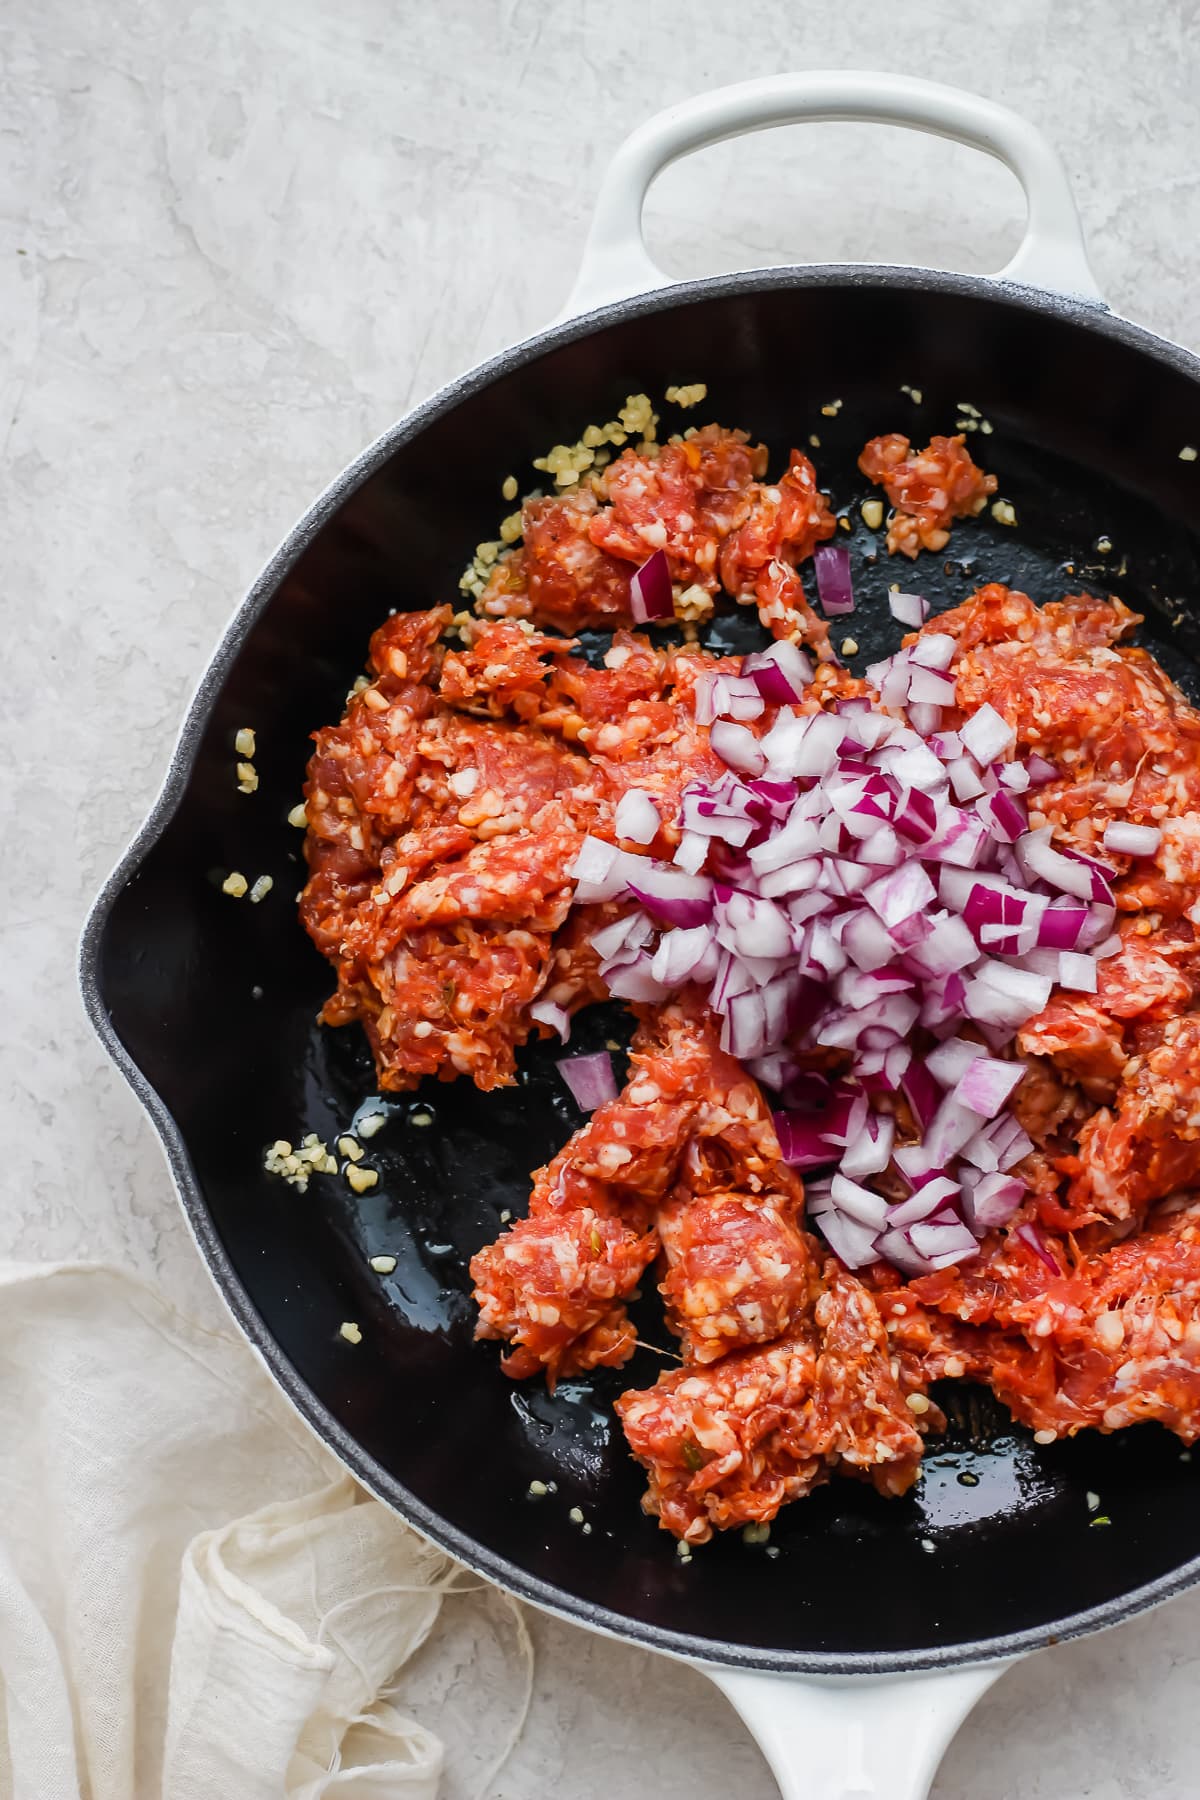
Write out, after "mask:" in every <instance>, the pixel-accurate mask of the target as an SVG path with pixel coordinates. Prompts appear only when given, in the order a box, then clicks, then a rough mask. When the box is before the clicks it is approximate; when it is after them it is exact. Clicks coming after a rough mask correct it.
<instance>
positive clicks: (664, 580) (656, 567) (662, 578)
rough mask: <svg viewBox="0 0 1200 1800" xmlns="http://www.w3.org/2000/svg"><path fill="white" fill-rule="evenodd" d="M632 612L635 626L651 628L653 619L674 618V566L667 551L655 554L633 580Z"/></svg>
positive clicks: (630, 597)
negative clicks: (672, 570) (669, 560)
mask: <svg viewBox="0 0 1200 1800" xmlns="http://www.w3.org/2000/svg"><path fill="white" fill-rule="evenodd" d="M629 610H630V612H631V613H632V615H633V620H634V623H635V624H636V625H649V624H650V622H651V620H652V619H673V618H674V616H675V596H674V591H673V589H672V587H671V565H670V563H669V562H668V561H667V553H666V551H665V550H656V551H655V552H654V555H653V556H652V557H651V558H650V559H649V561H648V562H644V563H643V564H642V566H641V568H640V569H638V570H637V571H636V572H635V574H633V575H632V576H631V577H630V581H629Z"/></svg>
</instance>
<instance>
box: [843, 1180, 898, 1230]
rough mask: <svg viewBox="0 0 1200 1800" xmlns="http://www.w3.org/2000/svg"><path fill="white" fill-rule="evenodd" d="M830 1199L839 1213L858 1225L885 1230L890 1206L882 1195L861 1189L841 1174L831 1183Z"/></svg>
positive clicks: (867, 1189) (855, 1182) (856, 1183)
mask: <svg viewBox="0 0 1200 1800" xmlns="http://www.w3.org/2000/svg"><path fill="white" fill-rule="evenodd" d="M829 1198H830V1200H831V1201H832V1203H833V1205H834V1206H835V1207H836V1208H837V1210H838V1212H840V1213H846V1214H848V1216H849V1217H850V1218H852V1219H854V1220H856V1221H857V1223H858V1224H860V1225H870V1226H873V1227H874V1229H875V1230H876V1231H882V1230H883V1227H884V1223H885V1220H886V1218H887V1210H888V1205H887V1201H886V1200H885V1199H884V1197H883V1195H882V1194H875V1193H872V1192H871V1189H870V1188H865V1187H860V1186H859V1184H858V1182H857V1181H850V1180H848V1179H847V1177H846V1176H845V1175H843V1174H841V1173H840V1172H839V1173H838V1174H837V1175H835V1176H834V1178H833V1180H832V1182H831V1183H830V1187H829Z"/></svg>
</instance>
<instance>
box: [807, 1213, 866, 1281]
mask: <svg viewBox="0 0 1200 1800" xmlns="http://www.w3.org/2000/svg"><path fill="white" fill-rule="evenodd" d="M819 1223H820V1226H821V1232H822V1235H823V1236H824V1238H825V1241H826V1243H827V1244H828V1245H829V1248H830V1249H831V1250H832V1251H833V1253H834V1255H835V1256H837V1257H840V1258H841V1260H842V1262H844V1263H845V1265H846V1267H847V1268H848V1269H866V1268H869V1267H870V1265H871V1264H872V1263H876V1262H878V1261H879V1253H878V1251H877V1250H876V1248H875V1240H876V1238H877V1236H878V1233H877V1231H876V1230H875V1228H874V1227H872V1226H870V1225H860V1224H859V1223H858V1222H857V1220H855V1219H851V1218H849V1217H847V1215H846V1214H845V1213H840V1212H836V1211H834V1210H833V1208H830V1210H829V1211H828V1212H823V1213H822V1214H821V1215H820V1220H819Z"/></svg>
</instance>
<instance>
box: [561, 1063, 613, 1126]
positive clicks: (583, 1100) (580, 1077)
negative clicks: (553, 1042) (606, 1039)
mask: <svg viewBox="0 0 1200 1800" xmlns="http://www.w3.org/2000/svg"><path fill="white" fill-rule="evenodd" d="M558 1072H559V1074H560V1075H561V1076H562V1078H563V1080H564V1081H565V1082H566V1084H567V1086H568V1087H569V1088H570V1090H571V1093H572V1095H573V1096H574V1099H575V1104H576V1106H578V1107H579V1109H580V1111H581V1112H594V1111H595V1110H596V1108H597V1107H598V1106H603V1104H604V1102H605V1101H606V1100H615V1099H616V1097H617V1080H616V1076H615V1075H614V1074H613V1066H612V1057H611V1056H610V1055H609V1053H608V1051H607V1050H600V1051H597V1053H596V1054H595V1055H594V1056H564V1057H563V1058H562V1059H561V1061H560V1062H559V1064H558Z"/></svg>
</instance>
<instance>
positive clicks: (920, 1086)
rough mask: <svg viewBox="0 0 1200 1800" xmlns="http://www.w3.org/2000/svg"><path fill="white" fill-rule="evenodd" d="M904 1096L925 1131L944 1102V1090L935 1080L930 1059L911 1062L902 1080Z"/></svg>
mask: <svg viewBox="0 0 1200 1800" xmlns="http://www.w3.org/2000/svg"><path fill="white" fill-rule="evenodd" d="M900 1085H901V1087H902V1088H903V1089H904V1097H905V1099H906V1100H907V1101H908V1104H909V1106H910V1107H911V1108H912V1115H913V1118H914V1119H915V1120H916V1122H917V1124H918V1125H919V1126H920V1128H921V1130H922V1131H924V1130H925V1128H926V1126H927V1125H929V1124H931V1123H932V1121H933V1119H934V1118H935V1117H936V1115H937V1109H938V1107H939V1106H940V1105H941V1103H942V1090H941V1088H940V1087H939V1086H938V1084H937V1082H936V1081H935V1080H934V1077H933V1074H932V1073H931V1071H930V1068H929V1064H928V1061H926V1062H917V1061H916V1060H915V1059H914V1060H913V1061H912V1062H910V1063H909V1065H908V1068H907V1069H906V1071H905V1073H904V1076H903V1077H902V1079H901V1082H900Z"/></svg>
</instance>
